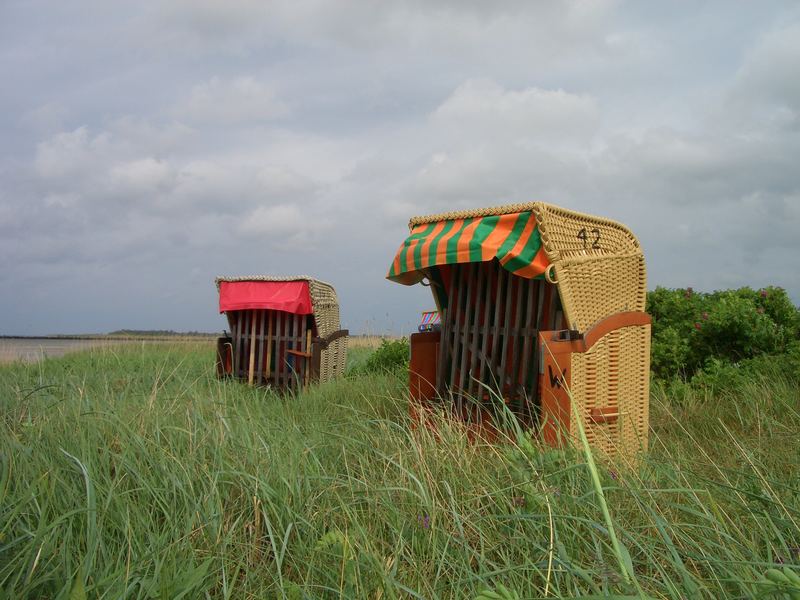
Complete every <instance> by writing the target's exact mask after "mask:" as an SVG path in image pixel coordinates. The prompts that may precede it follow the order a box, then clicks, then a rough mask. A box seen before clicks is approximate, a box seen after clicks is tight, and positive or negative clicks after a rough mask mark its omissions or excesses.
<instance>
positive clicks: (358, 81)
mask: <svg viewBox="0 0 800 600" xmlns="http://www.w3.org/2000/svg"><path fill="white" fill-rule="evenodd" d="M799 74H800V6H798V4H797V3H796V2H778V1H770V0H760V1H759V2H730V1H729V0H724V1H719V2H713V1H710V2H662V1H651V2H647V1H636V2H633V1H631V2H624V1H613V0H591V1H590V0H586V1H578V0H562V1H549V0H540V1H536V2H532V1H528V0H518V1H508V2H488V1H478V0H405V1H396V2H375V1H372V0H338V1H336V2H330V1H328V2H324V1H322V0H286V1H284V0H275V1H264V0H226V1H225V2H222V1H219V0H161V1H148V0H143V1H140V2H125V3H122V2H108V1H107V0H74V1H71V2H63V1H55V0H0V289H2V292H1V293H0V334H5V335H10V334H17V335H41V334H52V333H89V332H108V331H113V330H117V329H122V328H129V329H172V330H176V331H192V330H194V331H219V330H221V329H222V328H223V327H225V319H224V318H223V316H221V315H219V314H218V312H217V292H216V288H215V286H214V278H215V276H217V275H252V274H273V275H292V274H308V275H311V276H313V277H316V278H319V279H322V280H324V281H328V282H330V283H332V284H333V285H334V286H335V287H336V289H337V292H338V295H339V300H340V305H341V313H342V324H343V326H344V327H347V328H350V329H351V331H353V332H357V333H392V334H402V333H408V332H411V331H413V330H414V329H415V325H416V324H417V322H418V317H419V312H420V311H422V310H425V309H429V308H432V307H433V301H432V298H431V296H430V292H429V290H428V289H426V288H423V287H422V286H413V287H406V286H401V285H398V284H395V283H391V282H389V281H387V280H386V279H385V275H386V272H387V269H388V267H389V265H390V263H391V261H392V258H393V256H394V253H395V251H396V249H397V247H398V246H399V245H400V243H401V242H402V241H403V239H404V238H405V236H406V235H407V233H408V229H407V224H408V220H409V218H410V217H412V216H415V215H422V214H430V213H436V212H441V211H447V210H458V209H465V208H476V207H486V206H494V205H500V204H506V203H514V202H527V201H535V200H539V201H544V202H549V203H552V204H556V205H559V206H563V207H565V208H570V209H573V210H578V211H582V212H587V213H591V214H596V215H600V216H603V217H608V218H612V219H615V220H618V221H621V222H622V223H625V224H626V225H627V226H629V227H630V228H631V230H632V231H633V232H634V233H635V234H636V235H637V237H638V238H639V240H640V242H641V244H642V247H643V249H644V252H645V258H646V262H647V269H648V287H649V288H651V289H652V288H654V287H656V286H666V287H687V286H691V287H693V288H694V289H695V290H705V291H711V290H715V289H725V288H732V287H740V286H745V285H749V286H752V287H756V288H758V287H761V286H766V285H777V286H780V287H783V288H785V289H786V290H787V291H788V292H789V294H790V296H791V297H792V299H793V300H794V301H795V303H800V269H799V268H798V265H800V261H798V254H800V252H799V251H800V241H799V240H800V76H798V75H799Z"/></svg>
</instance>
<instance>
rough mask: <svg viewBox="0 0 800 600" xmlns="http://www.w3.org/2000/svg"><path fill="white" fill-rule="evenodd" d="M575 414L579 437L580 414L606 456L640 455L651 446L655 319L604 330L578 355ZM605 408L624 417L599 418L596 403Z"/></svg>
mask: <svg viewBox="0 0 800 600" xmlns="http://www.w3.org/2000/svg"><path fill="white" fill-rule="evenodd" d="M571 380H572V383H571V391H572V399H573V401H574V402H575V403H576V405H577V409H578V410H577V411H573V412H572V413H570V414H571V418H570V422H571V425H570V428H569V429H570V431H571V432H572V435H573V438H574V439H573V442H574V443H575V444H576V445H578V446H579V445H580V441H579V439H578V426H577V423H576V422H575V421H576V414H577V415H581V416H583V418H584V421H583V427H584V429H585V431H586V437H587V438H588V440H589V443H590V444H591V445H592V447H594V448H596V449H598V450H600V451H601V452H602V453H604V454H605V455H606V456H620V457H624V458H626V459H632V460H633V459H634V457H635V456H636V454H637V453H638V452H640V451H643V450H647V438H648V426H649V402H648V398H649V393H650V391H649V390H650V325H634V326H630V327H623V328H621V329H616V330H614V331H612V332H610V333H607V334H606V335H604V336H603V337H602V338H600V340H599V341H598V342H597V343H596V344H594V346H592V348H590V349H589V350H588V351H587V352H583V353H580V352H576V353H574V354H573V355H572V375H571ZM595 408H605V409H611V411H612V412H616V413H617V414H618V415H619V418H618V419H617V420H616V421H611V422H608V423H594V422H592V421H591V420H590V419H589V418H588V415H589V414H590V413H591V411H592V409H595Z"/></svg>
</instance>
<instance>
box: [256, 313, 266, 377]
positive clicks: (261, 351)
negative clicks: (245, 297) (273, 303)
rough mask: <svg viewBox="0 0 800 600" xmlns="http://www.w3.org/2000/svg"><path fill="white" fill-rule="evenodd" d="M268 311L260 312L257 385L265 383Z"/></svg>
mask: <svg viewBox="0 0 800 600" xmlns="http://www.w3.org/2000/svg"><path fill="white" fill-rule="evenodd" d="M266 320H267V311H266V310H259V311H258V356H257V357H256V384H258V385H261V384H262V383H264V328H265V324H266V323H265V322H266Z"/></svg>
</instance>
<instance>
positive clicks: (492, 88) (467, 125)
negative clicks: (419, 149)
mask: <svg viewBox="0 0 800 600" xmlns="http://www.w3.org/2000/svg"><path fill="white" fill-rule="evenodd" d="M432 121H433V123H434V124H436V125H441V126H444V127H447V128H448V129H449V130H450V132H451V133H452V134H454V135H458V134H459V133H464V135H471V136H476V137H477V136H478V135H480V136H481V137H486V136H491V137H492V138H495V139H496V138H502V139H504V140H506V141H508V140H516V139H529V140H541V141H542V142H544V141H547V142H553V143H559V142H560V141H561V140H563V139H565V138H566V139H572V138H576V137H577V138H580V139H588V138H590V137H591V136H592V134H593V133H594V131H595V130H596V128H597V126H598V111H597V106H596V103H595V101H594V99H593V98H591V97H589V96H582V95H578V94H570V93H567V92H565V91H564V90H543V89H539V88H525V89H522V90H518V91H517V90H506V89H504V88H503V87H502V86H500V85H498V84H497V83H496V82H494V81H490V80H485V79H484V80H474V79H473V80H469V81H466V82H464V83H463V84H462V85H460V86H459V87H458V88H457V89H456V90H455V91H454V92H453V94H452V95H451V96H450V97H449V98H447V99H446V100H445V101H444V102H443V103H442V104H441V105H440V106H439V107H438V108H437V109H436V110H435V111H434V113H433V115H432Z"/></svg>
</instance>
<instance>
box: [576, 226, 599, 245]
mask: <svg viewBox="0 0 800 600" xmlns="http://www.w3.org/2000/svg"><path fill="white" fill-rule="evenodd" d="M589 233H593V234H594V240H592V250H600V230H599V229H597V228H596V227H595V228H594V229H592V230H591V231H590V232H587V231H586V228H585V227H584V228H583V229H581V230H580V231H579V232H578V239H579V240H582V241H583V249H584V250H588V243H589Z"/></svg>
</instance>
